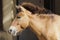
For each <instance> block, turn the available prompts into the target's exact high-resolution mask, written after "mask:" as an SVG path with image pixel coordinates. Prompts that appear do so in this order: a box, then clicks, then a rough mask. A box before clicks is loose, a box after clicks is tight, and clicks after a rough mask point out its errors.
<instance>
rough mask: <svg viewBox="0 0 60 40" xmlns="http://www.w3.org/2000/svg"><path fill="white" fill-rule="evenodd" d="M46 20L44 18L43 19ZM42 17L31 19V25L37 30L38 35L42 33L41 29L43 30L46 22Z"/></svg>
mask: <svg viewBox="0 0 60 40" xmlns="http://www.w3.org/2000/svg"><path fill="white" fill-rule="evenodd" d="M43 21H44V20H43ZM43 21H42V20H40V18H38V17H36V18H34V19H31V20H30V26H31V29H32V30H33V32H35V33H36V34H37V35H41V33H42V32H41V31H42V30H43V28H44V26H45V24H44V22H45V21H44V22H43Z"/></svg>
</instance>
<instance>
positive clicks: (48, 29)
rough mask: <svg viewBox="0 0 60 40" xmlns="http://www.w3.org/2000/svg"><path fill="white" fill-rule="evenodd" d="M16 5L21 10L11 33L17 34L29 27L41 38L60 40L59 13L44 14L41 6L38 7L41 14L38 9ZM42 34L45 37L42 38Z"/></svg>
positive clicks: (40, 39) (11, 28)
mask: <svg viewBox="0 0 60 40" xmlns="http://www.w3.org/2000/svg"><path fill="white" fill-rule="evenodd" d="M25 4H26V3H25ZM27 4H28V3H27ZM16 7H17V9H20V12H19V13H18V14H17V15H16V17H15V19H14V20H13V22H12V24H11V26H10V28H9V30H8V31H9V33H10V34H11V35H13V36H16V35H17V34H18V33H19V32H22V31H23V30H24V29H26V28H27V27H29V28H30V29H31V30H32V31H33V32H34V33H35V34H36V36H37V37H38V39H39V40H60V16H59V15H57V14H42V13H45V12H43V11H42V9H41V8H39V7H38V8H39V10H40V13H41V14H39V13H38V12H36V11H35V12H34V11H33V12H31V11H30V10H28V9H26V8H25V7H23V5H19V6H16ZM34 9H35V8H34ZM34 9H33V10H34ZM43 9H44V8H43ZM32 13H37V14H32ZM41 36H43V37H42V38H41Z"/></svg>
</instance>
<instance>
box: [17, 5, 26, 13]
mask: <svg viewBox="0 0 60 40" xmlns="http://www.w3.org/2000/svg"><path fill="white" fill-rule="evenodd" d="M16 8H17V9H18V10H21V11H23V12H25V11H26V9H25V8H24V7H22V6H20V5H19V6H16Z"/></svg>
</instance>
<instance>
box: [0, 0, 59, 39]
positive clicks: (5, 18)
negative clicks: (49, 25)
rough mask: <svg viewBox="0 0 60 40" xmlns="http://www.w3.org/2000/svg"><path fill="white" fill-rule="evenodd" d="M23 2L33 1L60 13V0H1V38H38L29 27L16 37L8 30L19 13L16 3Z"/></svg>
mask: <svg viewBox="0 0 60 40" xmlns="http://www.w3.org/2000/svg"><path fill="white" fill-rule="evenodd" d="M22 2H31V3H33V4H35V5H38V6H40V7H45V8H46V9H49V10H51V11H52V12H54V13H55V14H58V15H60V0H0V40H38V39H37V37H36V35H35V34H34V33H33V32H32V31H31V30H30V29H29V28H27V29H26V30H24V31H23V32H22V34H21V35H18V36H16V37H13V36H11V35H10V34H8V32H7V31H8V28H9V26H10V24H11V22H12V20H13V18H14V17H15V15H16V13H17V10H16V8H15V5H18V4H21V3H22Z"/></svg>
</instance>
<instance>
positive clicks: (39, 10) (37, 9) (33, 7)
mask: <svg viewBox="0 0 60 40" xmlns="http://www.w3.org/2000/svg"><path fill="white" fill-rule="evenodd" d="M21 5H22V6H23V7H24V8H25V9H27V10H29V11H30V12H32V13H33V14H36V13H37V14H48V13H52V12H51V11H50V10H47V9H45V8H44V7H39V6H37V5H34V4H32V3H27V2H25V3H22V4H21Z"/></svg>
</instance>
